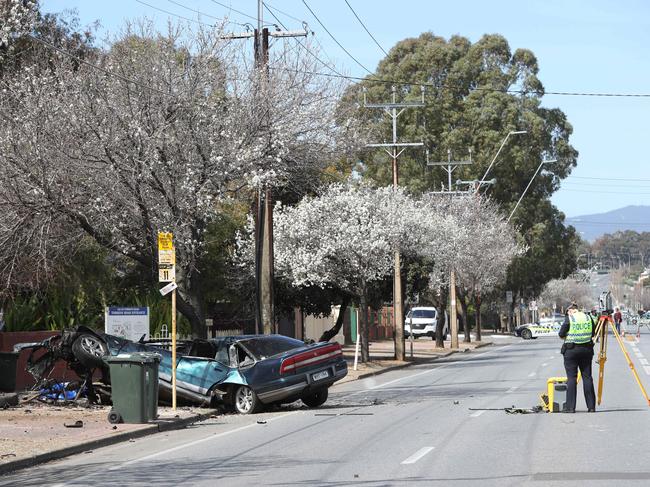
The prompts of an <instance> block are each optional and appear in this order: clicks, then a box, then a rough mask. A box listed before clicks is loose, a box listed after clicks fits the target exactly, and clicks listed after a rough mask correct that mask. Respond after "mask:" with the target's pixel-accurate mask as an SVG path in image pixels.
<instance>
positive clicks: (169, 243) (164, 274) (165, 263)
mask: <svg viewBox="0 0 650 487" xmlns="http://www.w3.org/2000/svg"><path fill="white" fill-rule="evenodd" d="M173 238H174V237H173V235H172V234H171V233H165V232H158V281H159V282H169V283H171V284H168V285H167V286H165V287H164V288H163V289H161V293H163V296H164V295H165V294H167V292H169V291H167V289H168V288H171V293H172V409H173V410H174V411H175V410H176V287H177V286H176V267H175V264H176V251H175V250H174V240H173Z"/></svg>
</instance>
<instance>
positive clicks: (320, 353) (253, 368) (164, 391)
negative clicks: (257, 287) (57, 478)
mask: <svg viewBox="0 0 650 487" xmlns="http://www.w3.org/2000/svg"><path fill="white" fill-rule="evenodd" d="M167 345H168V344H167ZM167 348H168V347H167ZM167 348H166V347H165V344H164V343H162V342H160V341H158V342H144V341H139V342H133V341H130V340H126V339H124V338H121V337H117V336H113V335H108V334H105V333H97V332H95V331H93V330H91V329H89V328H86V327H79V328H77V329H76V330H73V331H65V332H63V333H62V334H61V335H60V336H57V337H52V338H50V339H48V340H45V341H43V342H39V343H24V344H18V345H16V346H15V347H14V349H15V350H16V351H19V350H23V349H31V350H32V354H31V355H30V358H29V361H28V369H29V370H30V372H32V375H35V376H37V375H40V377H45V376H46V374H47V371H48V368H51V367H52V366H53V365H54V362H56V360H59V359H63V360H66V361H67V362H68V364H69V365H70V367H71V368H72V369H73V370H75V372H76V373H77V374H78V375H79V376H80V377H85V376H86V375H87V373H88V372H89V371H91V370H93V369H100V370H101V371H102V381H103V382H105V383H110V373H109V372H110V371H109V369H108V366H107V363H106V361H105V360H104V359H105V358H106V357H108V356H111V355H112V356H115V355H119V354H123V353H131V352H155V353H158V354H159V355H160V356H161V362H160V366H159V384H160V396H161V397H162V398H166V397H169V396H170V395H171V364H172V360H171V351H169V350H168V349H167ZM39 350H45V354H43V355H42V356H40V357H39V358H38V359H36V360H33V358H34V357H35V354H36V352H38V351H39ZM176 360H177V362H176V394H177V396H178V397H180V398H183V399H185V400H187V401H189V402H192V403H196V404H206V403H210V402H211V401H212V400H215V401H220V402H223V403H224V404H226V405H229V406H232V407H234V409H235V410H236V411H237V412H239V413H241V414H249V413H254V412H256V411H258V410H260V409H262V407H263V406H264V405H268V404H285V403H290V402H294V401H296V400H298V399H300V400H302V402H303V403H304V404H305V405H307V406H308V407H318V406H320V405H322V404H324V403H325V401H326V400H327V396H328V388H329V387H330V386H331V385H332V384H334V382H336V381H337V380H340V379H342V378H343V377H345V376H346V375H347V363H346V361H345V359H344V358H343V354H342V351H341V346H340V345H339V344H338V343H327V342H322V343H313V344H305V343H304V342H302V341H300V340H296V339H293V338H289V337H286V336H283V335H242V336H228V337H219V338H215V339H210V340H200V339H196V340H191V341H186V342H181V343H179V345H178V346H177V359H176Z"/></svg>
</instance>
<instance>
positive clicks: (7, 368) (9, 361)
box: [0, 352, 19, 392]
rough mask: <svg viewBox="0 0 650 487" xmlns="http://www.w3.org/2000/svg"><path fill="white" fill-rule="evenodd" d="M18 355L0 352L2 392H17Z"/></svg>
mask: <svg viewBox="0 0 650 487" xmlns="http://www.w3.org/2000/svg"><path fill="white" fill-rule="evenodd" d="M18 355H19V354H18V353H16V352H0V391H3V392H14V391H15V390H16V363H17V362H18Z"/></svg>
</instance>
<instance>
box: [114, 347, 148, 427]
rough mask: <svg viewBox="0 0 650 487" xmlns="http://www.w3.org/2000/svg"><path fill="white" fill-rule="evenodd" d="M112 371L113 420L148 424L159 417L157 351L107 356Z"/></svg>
mask: <svg viewBox="0 0 650 487" xmlns="http://www.w3.org/2000/svg"><path fill="white" fill-rule="evenodd" d="M106 361H107V362H108V365H109V367H110V374H111V397H112V400H113V409H112V410H111V412H110V413H109V414H108V420H109V421H110V422H111V423H147V422H149V421H151V420H153V419H156V418H157V417H158V364H160V355H158V354H156V353H145V352H138V353H128V354H119V355H115V356H112V357H108V358H107V359H106Z"/></svg>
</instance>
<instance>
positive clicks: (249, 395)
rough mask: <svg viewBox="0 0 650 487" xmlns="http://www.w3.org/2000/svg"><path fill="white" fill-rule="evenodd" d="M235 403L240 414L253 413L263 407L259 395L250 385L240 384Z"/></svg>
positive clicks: (236, 391)
mask: <svg viewBox="0 0 650 487" xmlns="http://www.w3.org/2000/svg"><path fill="white" fill-rule="evenodd" d="M233 404H234V406H235V411H237V412H238V413H239V414H253V413H256V412H257V411H259V410H260V409H261V407H262V403H261V402H260V400H259V398H258V397H257V394H255V391H254V390H253V389H251V388H250V387H248V386H239V387H237V389H235V394H234V395H233Z"/></svg>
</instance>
